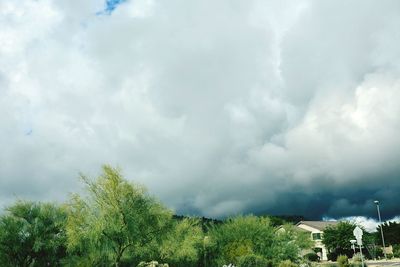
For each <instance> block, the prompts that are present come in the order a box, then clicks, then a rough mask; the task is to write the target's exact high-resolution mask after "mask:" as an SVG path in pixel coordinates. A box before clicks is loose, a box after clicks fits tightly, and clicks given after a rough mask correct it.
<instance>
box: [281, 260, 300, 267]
mask: <svg viewBox="0 0 400 267" xmlns="http://www.w3.org/2000/svg"><path fill="white" fill-rule="evenodd" d="M278 267H298V265H297V264H296V263H293V262H291V261H290V260H286V261H282V262H281V263H279V265H278Z"/></svg>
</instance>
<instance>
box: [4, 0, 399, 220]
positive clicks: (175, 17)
mask: <svg viewBox="0 0 400 267" xmlns="http://www.w3.org/2000/svg"><path fill="white" fill-rule="evenodd" d="M399 47H400V1H397V0H393V1H390V0H382V1H375V0H374V1H368V0H359V1H347V0H346V1H308V0H298V1H282V0H276V1H264V0H246V1H238V0H219V1H214V0H213V1H211V0H210V1H208V0H193V1H186V0H170V1H161V0H159V1H158V0H130V1H129V0H128V1H115V0H114V1H111V0H109V1H105V0H87V1H81V0H36V1H34V0H19V1H16V0H1V1H0V148H1V150H0V151H1V153H0V205H1V206H2V207H4V206H5V205H7V204H9V203H11V202H13V201H14V200H15V199H16V198H26V199H32V200H46V201H47V200H51V201H64V200H66V199H67V198H68V193H69V192H75V191H77V190H79V189H80V188H81V185H80V182H79V179H78V174H79V172H82V173H85V174H88V175H92V176H95V175H97V174H98V173H99V171H100V167H101V165H102V164H104V163H108V164H112V165H114V166H119V167H120V168H121V169H122V170H123V174H124V175H125V177H126V178H128V179H129V180H132V181H135V182H138V183H141V184H144V185H145V186H147V187H148V189H149V191H150V193H151V194H154V195H155V196H157V197H158V198H160V199H161V200H162V201H163V202H164V203H165V204H166V205H168V206H169V207H171V208H173V209H174V210H175V211H176V212H177V213H179V214H196V215H204V216H209V217H224V216H229V215H233V214H237V213H256V214H300V215H304V216H306V217H308V218H312V219H319V218H323V217H325V218H326V217H329V218H341V217H348V216H366V217H376V209H375V206H374V204H373V200H375V199H379V200H380V201H381V209H382V215H383V217H384V218H385V219H389V218H393V217H395V216H396V215H400V204H399V203H400V193H399V192H400V49H399Z"/></svg>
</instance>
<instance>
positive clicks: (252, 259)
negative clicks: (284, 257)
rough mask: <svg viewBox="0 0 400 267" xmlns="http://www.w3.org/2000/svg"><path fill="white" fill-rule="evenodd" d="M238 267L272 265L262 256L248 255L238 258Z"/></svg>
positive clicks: (269, 266) (264, 266)
mask: <svg viewBox="0 0 400 267" xmlns="http://www.w3.org/2000/svg"><path fill="white" fill-rule="evenodd" d="M238 267H272V263H271V262H269V261H268V260H267V259H265V258H264V257H262V256H259V255H255V254H249V255H245V256H242V257H240V258H239V261H238Z"/></svg>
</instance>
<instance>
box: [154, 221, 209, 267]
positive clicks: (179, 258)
mask: <svg viewBox="0 0 400 267" xmlns="http://www.w3.org/2000/svg"><path fill="white" fill-rule="evenodd" d="M204 246H205V244H204V235H203V231H202V229H201V224H200V221H199V220H197V219H188V218H185V219H183V220H181V221H176V222H174V224H173V226H172V229H171V231H169V232H168V234H167V235H166V236H165V238H164V240H163V242H162V247H161V249H160V257H161V260H162V262H168V263H169V264H171V265H172V266H175V267H191V266H198V264H199V262H201V260H202V257H203V256H204V255H203V253H202V252H203V247H204Z"/></svg>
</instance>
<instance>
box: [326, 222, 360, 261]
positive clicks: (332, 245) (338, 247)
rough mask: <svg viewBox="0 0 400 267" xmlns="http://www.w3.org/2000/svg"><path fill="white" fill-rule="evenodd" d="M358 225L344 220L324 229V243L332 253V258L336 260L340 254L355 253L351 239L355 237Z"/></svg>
mask: <svg viewBox="0 0 400 267" xmlns="http://www.w3.org/2000/svg"><path fill="white" fill-rule="evenodd" d="M356 226H357V225H356V224H354V223H351V222H346V221H343V222H339V223H338V224H337V225H330V226H328V227H327V228H326V229H325V230H324V234H323V236H322V243H323V244H324V245H325V246H326V248H327V249H328V251H329V253H330V254H331V255H332V260H336V257H337V256H338V255H346V256H348V257H351V256H352V255H353V250H352V249H351V243H350V240H352V239H354V235H353V230H354V228H355V227H356Z"/></svg>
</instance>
